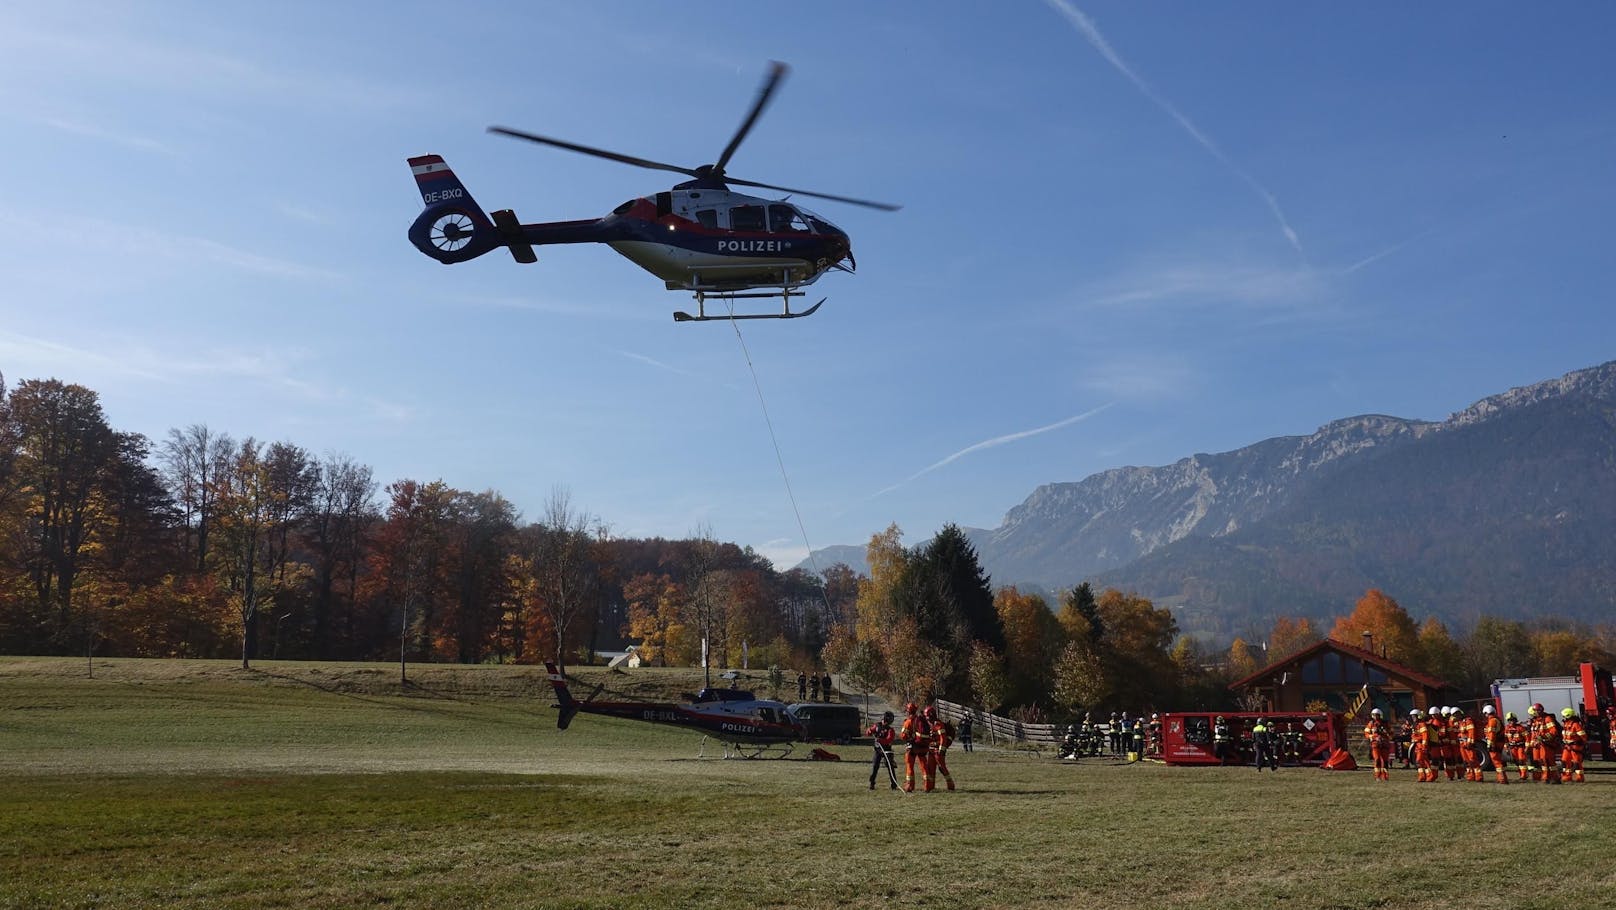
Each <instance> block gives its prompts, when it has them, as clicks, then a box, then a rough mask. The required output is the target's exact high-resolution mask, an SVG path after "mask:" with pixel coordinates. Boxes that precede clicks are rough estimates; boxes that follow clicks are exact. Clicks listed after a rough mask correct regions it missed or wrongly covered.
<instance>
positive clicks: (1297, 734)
mask: <svg viewBox="0 0 1616 910" xmlns="http://www.w3.org/2000/svg"><path fill="white" fill-rule="evenodd" d="M1284 736H1285V764H1287V765H1300V764H1301V763H1302V730H1301V728H1300V727H1298V726H1297V725H1296V722H1295V721H1291V722H1290V723H1288V724H1286V725H1285V733H1284Z"/></svg>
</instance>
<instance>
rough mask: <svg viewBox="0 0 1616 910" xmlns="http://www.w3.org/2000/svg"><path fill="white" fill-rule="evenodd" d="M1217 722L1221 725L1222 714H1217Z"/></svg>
mask: <svg viewBox="0 0 1616 910" xmlns="http://www.w3.org/2000/svg"><path fill="white" fill-rule="evenodd" d="M1217 722H1218V723H1220V724H1221V723H1223V715H1222V714H1219V715H1218V716H1217Z"/></svg>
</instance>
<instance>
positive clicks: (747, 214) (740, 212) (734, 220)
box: [729, 205, 763, 231]
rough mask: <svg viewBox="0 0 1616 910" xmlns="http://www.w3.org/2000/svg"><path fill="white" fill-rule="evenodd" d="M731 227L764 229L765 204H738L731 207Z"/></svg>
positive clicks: (748, 229)
mask: <svg viewBox="0 0 1616 910" xmlns="http://www.w3.org/2000/svg"><path fill="white" fill-rule="evenodd" d="M729 229H730V230H732V231H761V230H763V206H761V205H737V206H735V207H734V208H732V209H730V210H729Z"/></svg>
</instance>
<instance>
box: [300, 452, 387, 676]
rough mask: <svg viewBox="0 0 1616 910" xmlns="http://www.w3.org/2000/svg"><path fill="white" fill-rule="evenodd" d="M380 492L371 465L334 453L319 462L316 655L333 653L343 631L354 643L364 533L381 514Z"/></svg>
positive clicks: (314, 505)
mask: <svg viewBox="0 0 1616 910" xmlns="http://www.w3.org/2000/svg"><path fill="white" fill-rule="evenodd" d="M375 495H376V482H375V480H374V478H373V476H372V472H371V469H370V468H369V467H368V466H366V465H362V464H359V463H358V462H356V461H354V460H353V459H351V458H349V457H347V456H345V455H334V454H333V455H327V456H326V457H325V458H324V459H323V460H322V461H321V462H320V464H319V466H318V472H317V477H316V481H315V487H314V494H313V497H312V500H311V503H310V507H309V517H308V537H309V546H310V549H311V551H312V557H313V560H314V566H313V568H314V592H313V597H312V600H311V613H312V616H311V617H310V618H311V621H312V633H313V637H314V650H315V654H316V656H319V657H323V658H329V657H332V656H334V654H335V653H336V651H337V639H338V638H339V636H338V630H339V629H340V631H341V635H340V640H341V642H343V643H345V644H351V643H352V642H353V641H354V638H355V629H354V618H355V614H356V610H355V606H356V604H357V601H358V594H359V572H360V567H361V563H362V561H363V552H364V549H363V548H364V540H365V534H366V532H367V531H368V530H369V529H370V527H371V526H372V524H373V523H374V520H375V518H376V516H375V507H374V505H373V503H372V499H373V498H374V497H375ZM339 582H341V583H342V585H343V587H344V588H345V592H344V593H345V594H346V607H345V608H344V609H343V610H342V611H341V614H342V621H341V622H340V623H339V622H338V621H337V618H336V615H335V614H336V613H337V605H338V595H337V585H338V583H339Z"/></svg>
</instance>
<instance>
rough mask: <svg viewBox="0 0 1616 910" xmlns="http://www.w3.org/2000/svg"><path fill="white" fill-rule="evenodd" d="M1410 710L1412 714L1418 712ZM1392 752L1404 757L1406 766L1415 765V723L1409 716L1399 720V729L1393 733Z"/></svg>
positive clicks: (1401, 757)
mask: <svg viewBox="0 0 1616 910" xmlns="http://www.w3.org/2000/svg"><path fill="white" fill-rule="evenodd" d="M1418 713H1419V712H1418V711H1410V712H1409V714H1410V715H1414V714H1418ZM1392 749H1393V750H1394V751H1393V753H1392V754H1394V755H1396V756H1397V757H1398V758H1400V759H1402V761H1403V767H1404V768H1412V767H1413V766H1414V724H1413V723H1412V722H1410V721H1409V719H1408V718H1407V717H1404V718H1403V719H1401V720H1399V721H1398V722H1397V729H1396V730H1395V731H1394V732H1393V733H1392Z"/></svg>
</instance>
